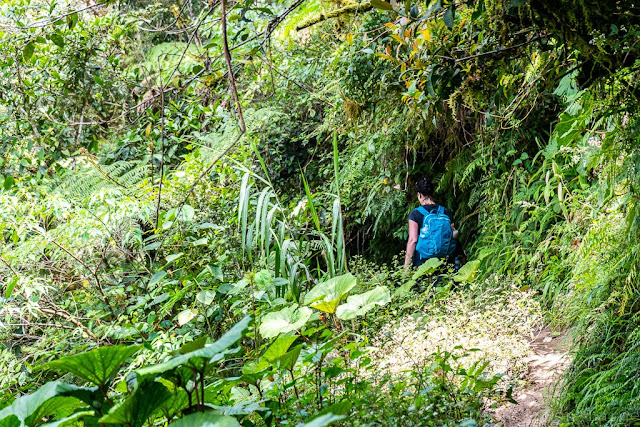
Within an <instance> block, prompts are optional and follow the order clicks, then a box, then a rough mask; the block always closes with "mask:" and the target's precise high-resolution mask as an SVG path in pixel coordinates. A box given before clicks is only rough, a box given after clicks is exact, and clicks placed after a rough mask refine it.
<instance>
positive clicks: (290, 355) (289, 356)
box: [274, 345, 302, 370]
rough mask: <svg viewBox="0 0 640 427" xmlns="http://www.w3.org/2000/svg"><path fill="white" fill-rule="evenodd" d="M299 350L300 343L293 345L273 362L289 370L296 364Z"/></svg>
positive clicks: (300, 348)
mask: <svg viewBox="0 0 640 427" xmlns="http://www.w3.org/2000/svg"><path fill="white" fill-rule="evenodd" d="M301 350H302V345H298V346H296V347H294V349H293V350H291V351H288V352H286V353H285V354H283V355H282V356H280V357H278V358H277V359H276V360H275V361H274V362H275V363H276V364H277V365H278V367H279V368H280V369H287V370H291V369H293V367H294V366H296V362H297V361H298V357H300V351H301Z"/></svg>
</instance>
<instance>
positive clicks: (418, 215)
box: [409, 205, 453, 227]
mask: <svg viewBox="0 0 640 427" xmlns="http://www.w3.org/2000/svg"><path fill="white" fill-rule="evenodd" d="M422 207H423V208H425V209H426V210H427V211H429V212H432V211H436V210H438V205H422ZM444 214H445V215H446V216H448V217H449V219H450V220H451V222H453V212H451V211H450V210H449V209H447V208H444ZM409 219H410V220H411V221H415V222H417V223H418V226H419V227H422V221H423V220H424V215H422V212H420V211H419V210H418V209H417V208H416V209H414V210H412V211H411V213H410V214H409Z"/></svg>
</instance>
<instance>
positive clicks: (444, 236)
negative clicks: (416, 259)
mask: <svg viewBox="0 0 640 427" xmlns="http://www.w3.org/2000/svg"><path fill="white" fill-rule="evenodd" d="M418 211H420V213H421V214H422V215H424V219H423V220H422V226H421V227H420V237H419V238H418V244H417V245H416V250H417V251H418V253H419V254H420V259H424V258H444V257H447V256H449V255H451V254H452V253H453V251H454V250H455V247H456V243H455V242H454V240H453V230H452V229H451V220H450V219H449V217H448V216H447V215H445V213H444V208H443V207H442V206H438V210H434V211H432V212H429V211H428V210H426V209H425V208H424V207H422V206H420V207H419V208H418Z"/></svg>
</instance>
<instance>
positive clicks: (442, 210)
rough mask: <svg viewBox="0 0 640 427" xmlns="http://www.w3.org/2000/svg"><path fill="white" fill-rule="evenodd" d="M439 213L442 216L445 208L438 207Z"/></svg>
mask: <svg viewBox="0 0 640 427" xmlns="http://www.w3.org/2000/svg"><path fill="white" fill-rule="evenodd" d="M438 213H439V214H440V215H442V214H443V213H444V207H443V206H438Z"/></svg>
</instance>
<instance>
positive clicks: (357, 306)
mask: <svg viewBox="0 0 640 427" xmlns="http://www.w3.org/2000/svg"><path fill="white" fill-rule="evenodd" d="M389 302H391V295H389V290H388V289H387V288H385V287H384V286H376V287H375V288H373V289H371V290H370V291H367V292H365V293H363V294H359V295H351V296H350V297H349V298H347V302H346V303H344V304H342V305H341V306H339V307H338V308H337V309H336V316H338V318H340V319H342V320H349V319H353V318H355V317H357V316H363V315H364V314H365V313H367V312H368V311H369V310H371V309H372V308H374V307H375V306H376V305H385V304H388V303H389Z"/></svg>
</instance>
